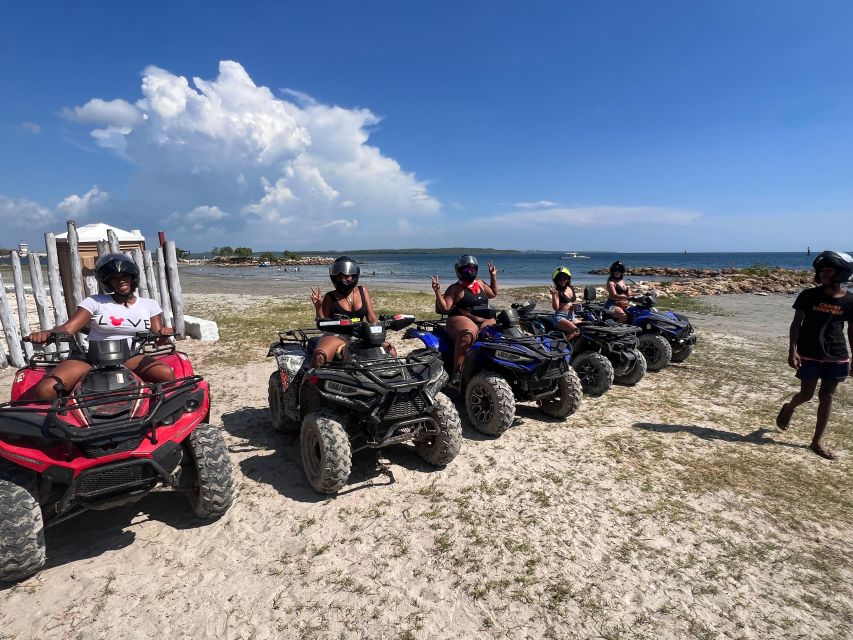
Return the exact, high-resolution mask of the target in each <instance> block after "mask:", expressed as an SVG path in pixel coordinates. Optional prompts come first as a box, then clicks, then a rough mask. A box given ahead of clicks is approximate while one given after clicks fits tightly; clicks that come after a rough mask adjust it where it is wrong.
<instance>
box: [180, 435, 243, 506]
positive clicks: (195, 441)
mask: <svg viewBox="0 0 853 640" xmlns="http://www.w3.org/2000/svg"><path fill="white" fill-rule="evenodd" d="M184 447H185V448H186V452H187V453H189V460H188V464H186V466H187V467H189V468H190V471H191V473H192V472H194V473H195V475H194V476H193V481H192V483H191V484H190V485H189V491H188V492H187V499H188V500H189V501H190V506H191V507H192V508H193V511H195V514H196V515H197V516H198V517H199V518H219V517H220V516H222V515H223V514H224V513H225V512H226V511H228V508H229V507H230V506H231V503H232V502H234V492H235V489H236V484H235V482H234V471H233V469H232V467H231V458H230V457H229V456H228V447H227V446H226V445H225V440H224V439H223V438H222V432H221V431H220V430H219V429H217V428H216V427H213V426H211V425H209V424H204V423H202V424H200V425H198V426H197V427H196V428H195V429H194V430H193V432H192V433H191V434H190V435H189V437H188V438H187V439H186V440H184Z"/></svg>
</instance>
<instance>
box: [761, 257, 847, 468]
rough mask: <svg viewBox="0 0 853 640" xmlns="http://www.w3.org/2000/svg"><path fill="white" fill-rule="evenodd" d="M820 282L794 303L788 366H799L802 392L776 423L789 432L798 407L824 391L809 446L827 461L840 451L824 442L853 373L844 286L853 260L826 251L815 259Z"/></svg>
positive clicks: (788, 405) (790, 403)
mask: <svg viewBox="0 0 853 640" xmlns="http://www.w3.org/2000/svg"><path fill="white" fill-rule="evenodd" d="M813 266H814V270H815V275H814V279H815V282H816V283H817V284H818V285H819V286H817V287H812V288H811V289H806V290H804V291H801V292H800V295H798V296H797V299H796V300H795V301H794V310H795V311H794V320H793V322H791V329H790V331H789V335H790V342H789V348H788V364H789V365H790V366H791V368H793V369H796V370H797V377H798V378H799V379H800V390H799V392H797V393H796V394H795V395H794V397H793V398H791V400H790V401H789V402H786V403H785V404H783V405H782V408H781V409H780V410H779V415H777V416H776V426H777V427H779V428H780V429H781V430H783V431H785V430H786V429H787V428H788V427H789V426H790V424H791V418H792V417H793V415H794V411H795V410H796V409H797V407H799V406H800V405H801V404H803V403H805V402H808V401H809V400H811V399H812V396H814V392H815V389H816V388H817V382H818V380H820V391H818V394H817V397H818V406H817V424H816V425H815V432H814V437H813V438H812V443H811V445H809V449H811V450H812V451H814V452H815V453H816V454H817V455H819V456H820V457H822V458H826V459H827V460H834V459H835V454H834V453H832V451H830V450H829V449H827V448H826V447H825V446H824V445H823V443H822V441H821V440H822V438H823V433H824V431H825V430H826V425H827V422H829V415H830V413H831V412H832V399H833V396H834V394H835V390H836V389H837V388H838V385H839V383H841V382H843V381H844V380H845V379H846V378H847V376H848V375H849V374H850V353H849V351H848V350H847V345H846V344H845V342H844V323H845V322H847V340H848V341H849V342H850V343H851V344H853V293H850V292H849V291H845V290H844V289H842V288H841V284H842V283H843V282H847V281H848V280H849V279H850V277H851V275H853V258H851V257H850V256H849V255H847V254H846V253H840V252H838V251H822V252H821V253H819V254H818V256H817V258H815V260H814V263H813Z"/></svg>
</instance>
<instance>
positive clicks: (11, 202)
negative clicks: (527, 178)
mask: <svg viewBox="0 0 853 640" xmlns="http://www.w3.org/2000/svg"><path fill="white" fill-rule="evenodd" d="M55 220H56V216H55V214H54V212H53V211H51V210H50V209H49V208H47V207H45V206H42V205H40V204H39V203H37V202H33V201H32V200H27V199H26V198H10V197H8V196H0V222H2V225H0V226H3V227H8V228H14V229H26V230H30V229H33V228H40V227H45V228H46V227H48V226H50V225H51V224H53V223H54V222H55ZM13 240H14V239H13Z"/></svg>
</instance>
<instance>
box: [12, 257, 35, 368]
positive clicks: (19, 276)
mask: <svg viewBox="0 0 853 640" xmlns="http://www.w3.org/2000/svg"><path fill="white" fill-rule="evenodd" d="M12 284H13V285H14V286H13V289H14V291H15V302H17V303H18V326H19V327H20V328H21V335H22V336H28V335H30V333H31V332H30V318H29V314H28V313H27V297H26V295H24V294H25V291H24V272H23V271H22V270H21V256H20V254H19V253H18V252H17V251H13V252H12ZM24 354H25V355H26V357H27V360H29V359H30V357H32V355H33V345H32V344H30V343H29V342H25V343H24Z"/></svg>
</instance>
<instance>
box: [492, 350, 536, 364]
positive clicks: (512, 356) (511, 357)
mask: <svg viewBox="0 0 853 640" xmlns="http://www.w3.org/2000/svg"><path fill="white" fill-rule="evenodd" d="M495 357H496V358H500V359H501V360H507V361H509V362H533V358H528V357H527V356H523V355H521V354H519V353H513V352H512V351H504V350H503V349H498V350H497V351H495Z"/></svg>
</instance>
